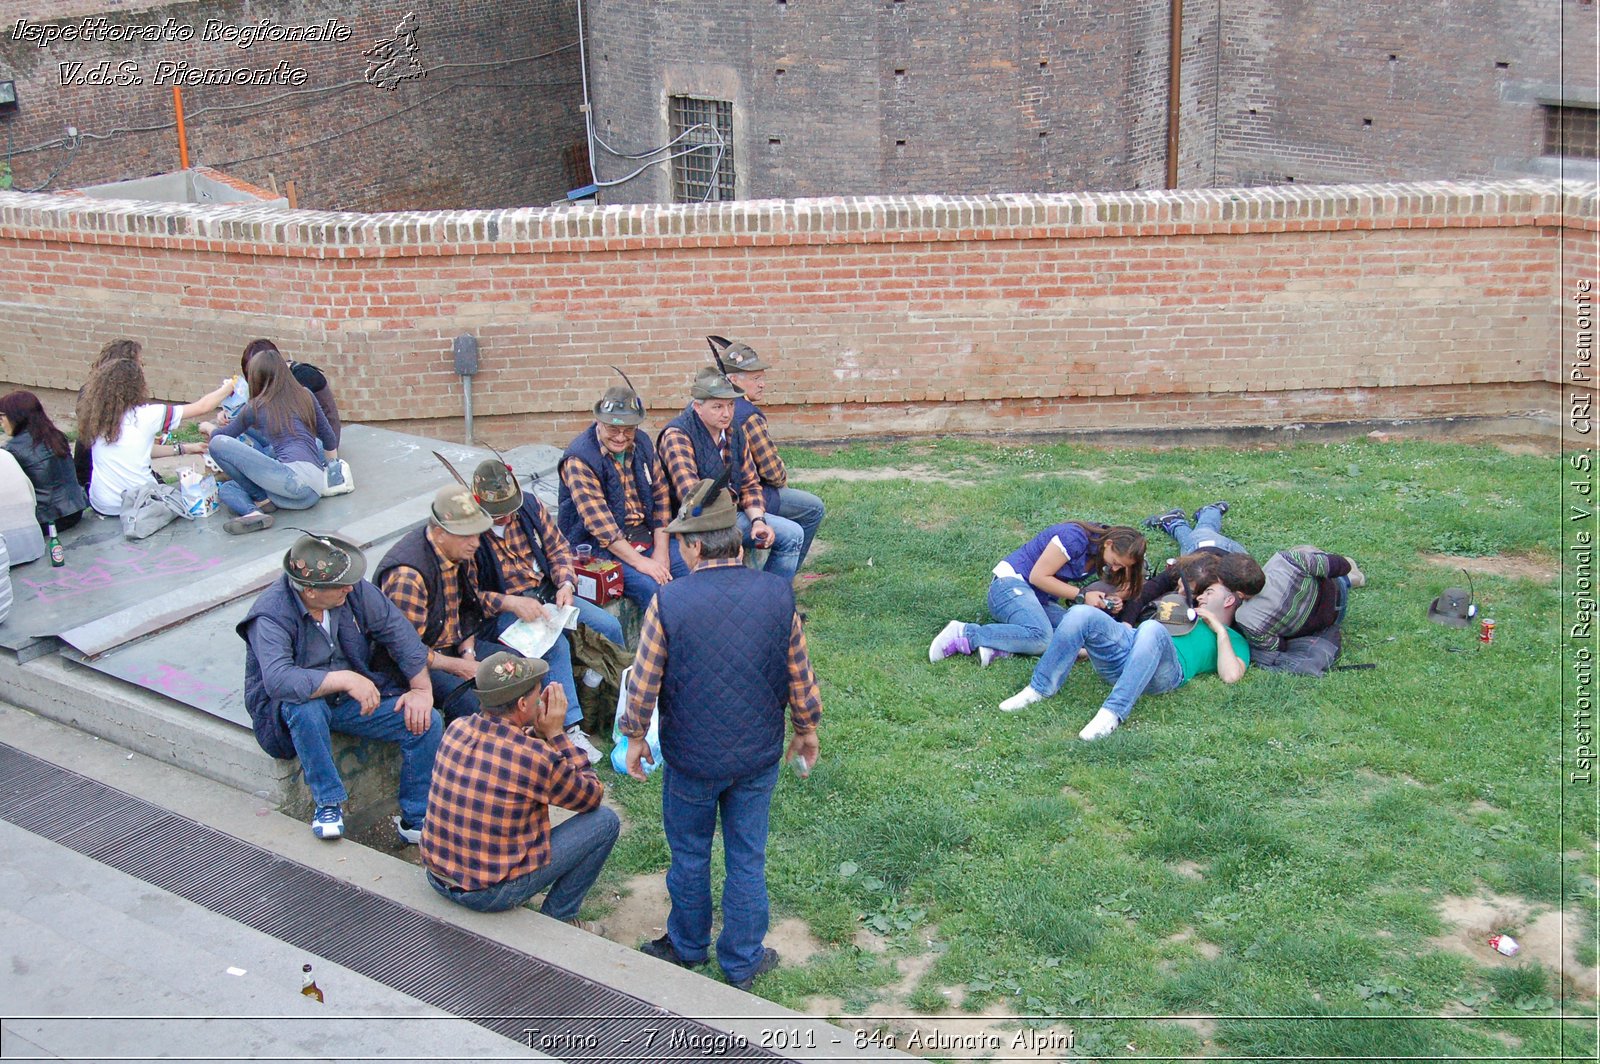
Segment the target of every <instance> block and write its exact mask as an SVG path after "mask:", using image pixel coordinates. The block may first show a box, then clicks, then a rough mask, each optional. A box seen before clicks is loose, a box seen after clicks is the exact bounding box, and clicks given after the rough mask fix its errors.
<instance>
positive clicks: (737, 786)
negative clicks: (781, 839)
mask: <svg viewBox="0 0 1600 1064" xmlns="http://www.w3.org/2000/svg"><path fill="white" fill-rule="evenodd" d="M782 767H783V762H782V760H781V759H780V760H779V761H777V762H776V763H774V764H773V765H772V766H771V767H770V768H765V769H762V770H761V771H760V772H755V773H752V774H751V775H748V776H742V777H739V778H737V779H718V780H708V779H701V778H700V777H698V776H690V775H686V774H685V773H682V772H678V771H676V770H674V769H673V767H672V765H671V764H668V765H666V766H665V771H664V772H663V773H662V775H663V776H664V779H663V782H662V784H661V828H662V831H663V833H664V834H665V835H666V837H667V847H668V848H669V849H670V850H671V851H672V864H671V865H670V866H669V867H668V868H667V893H668V894H669V895H671V897H672V911H671V912H670V913H669V914H668V916H667V934H668V935H670V936H672V948H673V949H675V950H677V951H678V956H680V957H682V958H683V959H684V960H686V961H688V962H689V963H690V964H699V963H700V962H701V961H703V960H705V958H706V953H707V951H708V949H709V948H710V945H711V838H712V836H713V835H714V834H715V833H716V830H717V813H718V811H719V810H720V812H721V814H722V851H723V862H724V867H725V869H726V876H725V877H724V879H723V884H722V934H721V935H719V936H718V937H717V963H718V964H720V965H722V972H723V974H724V975H726V976H727V977H728V980H729V981H730V982H734V983H737V982H739V981H740V980H742V979H748V978H749V977H750V976H752V975H754V974H755V970H756V966H757V965H758V964H760V963H761V959H762V956H763V954H764V947H763V945H762V942H763V940H764V939H765V938H766V937H767V813H768V811H769V810H770V809H771V807H772V791H773V788H774V787H776V786H777V783H778V770H779V769H780V768H782Z"/></svg>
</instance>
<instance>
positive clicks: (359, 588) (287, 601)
mask: <svg viewBox="0 0 1600 1064" xmlns="http://www.w3.org/2000/svg"><path fill="white" fill-rule="evenodd" d="M334 617H335V620H336V622H337V627H336V628H335V630H334V631H335V635H337V636H338V642H339V650H340V652H341V653H342V654H343V655H344V657H345V659H346V661H347V662H348V664H349V667H350V668H351V669H353V670H355V671H356V672H359V673H361V674H362V675H363V676H365V677H366V678H367V679H369V680H371V681H372V682H373V684H375V685H376V686H377V688H378V691H379V693H380V694H382V695H383V697H385V698H388V697H391V696H393V695H398V694H402V693H403V692H405V691H406V689H407V688H408V687H409V686H410V684H409V677H412V676H415V675H416V674H417V673H419V672H421V671H422V670H423V669H424V668H426V667H427V664H428V649H427V648H426V647H424V646H423V645H422V640H420V639H418V638H417V631H416V629H415V628H412V627H411V622H410V621H408V620H406V618H405V614H403V613H401V612H400V611H399V609H397V608H396V607H395V605H394V603H392V602H390V601H389V600H388V599H387V598H386V597H384V594H383V592H381V591H379V590H378V589H377V588H376V587H374V586H373V585H372V584H370V583H368V582H367V581H365V580H363V581H361V582H360V583H358V584H356V585H355V587H354V588H352V589H351V591H350V597H349V598H347V599H346V600H345V604H344V605H343V606H342V607H340V608H339V609H337V610H336V611H334ZM234 631H236V632H238V633H239V637H240V638H241V639H243V640H244V641H245V653H244V703H245V708H246V709H248V710H249V711H250V722H251V724H253V725H254V727H255V732H256V741H257V742H258V743H260V744H261V749H263V750H265V751H266V752H267V753H269V754H271V755H272V756H273V757H282V758H290V757H294V756H295V751H294V741H293V740H292V739H291V738H290V736H289V729H288V727H287V726H286V725H285V724H284V722H283V714H282V712H281V711H282V708H283V706H284V704H285V703H288V704H291V705H293V704H296V703H299V702H309V701H310V700H311V698H312V697H313V694H314V693H315V692H316V690H317V688H319V687H321V686H322V682H323V680H325V679H326V678H327V675H328V673H329V672H331V671H333V670H332V665H333V663H334V659H333V648H332V647H331V646H330V645H329V643H328V639H327V635H326V633H325V632H324V631H323V628H322V626H321V625H319V624H317V622H316V621H314V620H312V619H311V614H310V613H309V612H308V611H307V610H306V607H305V603H303V602H302V601H301V600H300V595H299V594H298V592H296V590H295V587H294V584H292V583H291V582H290V581H289V578H288V576H280V577H279V578H278V579H277V581H276V582H275V583H273V584H272V585H270V586H269V587H268V588H267V589H266V590H265V591H263V592H262V593H261V594H260V595H259V596H258V597H257V598H256V601H255V604H254V605H253V606H251V607H250V612H249V613H247V614H246V615H245V618H244V620H242V621H240V622H239V624H238V625H237V626H236V627H235V628H234Z"/></svg>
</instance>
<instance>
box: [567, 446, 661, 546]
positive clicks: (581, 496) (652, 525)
mask: <svg viewBox="0 0 1600 1064" xmlns="http://www.w3.org/2000/svg"><path fill="white" fill-rule="evenodd" d="M632 456H633V450H632V449H631V448H630V449H629V450H628V451H627V452H626V453H625V454H624V455H622V456H621V458H622V460H621V461H620V462H618V468H617V473H618V475H619V476H620V477H621V479H622V495H623V499H624V500H625V501H624V504H623V513H622V515H621V516H622V524H621V526H620V527H619V526H618V524H617V515H616V514H614V513H612V512H611V505H610V504H609V503H607V502H606V491H605V488H603V487H601V486H600V477H599V475H598V474H596V473H595V471H594V470H592V469H590V468H589V466H588V465H587V464H586V463H584V462H578V461H571V460H569V461H566V462H563V463H561V481H562V483H564V484H566V486H567V491H569V492H571V493H572V504H573V505H574V506H576V507H577V508H578V520H580V521H582V522H583V527H584V528H587V529H588V530H589V535H591V536H593V537H594V540H595V542H596V543H598V544H600V545H601V546H602V547H605V546H609V545H610V544H612V543H615V542H616V541H617V540H619V539H621V538H622V534H623V533H624V532H625V531H626V530H628V529H630V528H648V529H651V530H654V529H657V528H665V527H666V526H667V524H668V523H669V522H670V521H671V520H672V502H671V500H670V499H668V498H667V478H666V477H665V476H663V475H662V472H661V468H660V463H659V462H657V464H656V468H654V469H652V470H650V514H649V520H648V521H647V520H646V519H645V512H644V507H643V506H641V505H640V503H639V491H638V489H637V488H636V487H635V486H634V483H633V457H632ZM612 460H613V461H616V459H612Z"/></svg>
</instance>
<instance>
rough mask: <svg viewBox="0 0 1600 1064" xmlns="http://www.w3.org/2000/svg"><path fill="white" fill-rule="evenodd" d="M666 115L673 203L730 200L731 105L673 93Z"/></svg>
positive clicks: (731, 189)
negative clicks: (669, 134)
mask: <svg viewBox="0 0 1600 1064" xmlns="http://www.w3.org/2000/svg"><path fill="white" fill-rule="evenodd" d="M667 117H668V125H669V127H670V130H671V134H672V140H673V142H674V143H673V147H672V151H673V155H674V156H675V157H674V158H673V160H672V199H673V202H675V203H703V202H705V201H707V200H731V199H733V104H731V103H729V102H728V101H727V100H702V99H699V98H697V97H694V96H673V97H670V98H669V100H668V116H667ZM679 137H682V138H683V140H682V141H679V140H678V138H679ZM696 145H699V147H696Z"/></svg>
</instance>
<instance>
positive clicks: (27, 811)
mask: <svg viewBox="0 0 1600 1064" xmlns="http://www.w3.org/2000/svg"><path fill="white" fill-rule="evenodd" d="M0 819H4V820H7V821H10V822H11V823H13V824H15V825H16V826H17V827H20V828H23V829H24V830H27V831H30V832H32V833H34V834H35V835H39V836H41V837H42V838H46V839H49V840H51V841H52V842H56V843H59V844H60V845H62V846H65V847H66V848H68V849H70V850H75V851H77V852H78V853H81V854H83V855H85V856H87V857H92V858H94V859H95V860H97V861H99V862H101V863H102V864H105V865H108V866H110V867H112V868H115V869H117V870H119V871H121V872H125V873H127V874H128V875H131V876H134V877H135V878H138V879H142V880H144V881H145V882H147V883H152V884H154V885H156V886H158V887H161V888H162V889H163V890H167V891H169V892H171V893H173V894H176V895H177V896H178V897H180V898H186V899H188V900H189V901H192V902H194V903H195V904H197V905H200V906H202V907H204V908H206V909H209V910H211V911H212V912H215V913H220V914H222V915H224V916H227V917H229V918H231V919H233V920H237V921H238V922H239V923H242V924H244V925H246V926H248V927H253V928H255V929H256V930H257V931H261V932H264V933H265V934H268V935H272V936H273V937H275V938H278V939H281V940H282V941H284V942H287V943H289V944H290V945H292V946H296V947H298V948H300V949H304V950H306V951H308V952H310V953H313V954H316V955H317V956H319V957H324V958H326V959H327V960H330V961H332V962H334V963H335V964H340V965H343V966H344V967H346V968H349V969H350V970H351V971H354V972H359V973H360V974H362V975H364V976H366V977H368V978H369V979H373V980H376V981H377V982H380V983H382V984H384V985H385V986H388V987H391V988H393V989H395V990H398V991H400V992H402V993H405V994H409V995H411V996H412V997H414V998H416V999H418V1000H419V1001H424V1002H426V1003H428V1004H429V1005H433V1006H434V1007H436V1008H439V1009H442V1010H444V1011H445V1012H448V1013H451V1014H452V1015H455V1016H459V1017H461V1018H462V1019H466V1020H471V1021H472V1022H474V1023H476V1024H478V1025H479V1026H482V1027H486V1028H488V1029H489V1030H491V1031H494V1032H496V1033H497V1034H501V1035H504V1036H505V1037H507V1038H510V1039H512V1040H513V1041H516V1042H519V1043H522V1044H524V1045H526V1044H528V1038H527V1036H526V1034H525V1032H527V1031H528V1030H529V1029H537V1030H538V1032H539V1037H540V1038H541V1039H543V1040H545V1044H546V1045H552V1046H563V1047H570V1048H566V1049H564V1050H563V1051H562V1052H561V1053H560V1054H559V1055H560V1056H562V1057H563V1058H564V1059H566V1060H569V1061H585V1062H587V1061H631V1060H647V1059H660V1057H661V1055H662V1047H663V1046H664V1045H671V1044H679V1045H709V1044H714V1040H715V1039H717V1038H718V1037H719V1036H720V1037H723V1038H726V1036H724V1035H722V1032H719V1031H717V1030H716V1029H714V1028H711V1027H708V1026H706V1025H705V1024H702V1023H698V1022H696V1021H694V1020H689V1019H685V1018H684V1017H682V1016H678V1015H675V1014H673V1013H671V1012H668V1011H666V1010H665V1009H661V1008H659V1007H657V1006H654V1005H651V1004H649V1003H648V1002H645V1001H642V1000H640V999H639V998H636V997H633V996H632V995H630V994H625V993H623V992H621V991H620V990H615V989H613V988H611V987H608V986H605V985H604V984H602V983H597V982H595V981H594V980H592V979H587V978H585V977H583V976H581V975H577V974H575V973H573V972H569V971H567V970H566V969H564V968H558V967H556V966H555V965H553V964H548V963H546V962H545V961H541V960H538V959H537V958H534V957H529V956H528V955H526V954H524V953H520V952H518V951H517V950H514V949H511V948H510V947H508V946H505V945H502V944H501V943H499V942H495V941H494V940H492V939H488V938H485V937H483V936H482V935H478V934H474V933H472V932H470V931H466V930H463V929H462V928H459V927H456V926H454V925H452V924H447V923H444V922H442V921H440V920H436V919H434V918H433V917H430V916H427V915H424V914H423V913H419V912H417V911H416V910H414V909H408V908H406V907H405V906H403V905H400V904H398V903H396V902H393V901H390V900H389V899H388V898H383V897H380V896H378V895H376V894H373V893H372V892H370V891H367V890H363V889H361V888H360V887H356V886H353V885H351V884H349V883H344V882H341V881H340V880H337V879H334V878H333V877H332V876H329V875H326V874H324V873H322V872H318V871H317V870H315V869H313V868H308V867H306V866H305V865H302V864H297V863H296V862H294V861H290V860H288V859H287V858H284V857H281V856H279V855H277V854H274V853H270V852H268V851H266V850H263V849H261V848H260V847H259V846H253V845H251V844H249V843H247V842H242V841H240V840H238V839H236V838H233V837H232V836H231V835H226V834H223V833H222V832H220V831H216V830H215V829H213V828H209V827H206V826H205V825H204V824H198V823H195V822H194V821H192V820H188V819H186V818H184V817H181V816H178V815H177V814H175V813H171V812H168V811H167V810H165V809H161V808H159V807H158V806H154V805H151V804H150V803H149V802H145V801H143V800H141V799H139V798H135V797H133V796H132V795H129V794H124V793H123V792H121V791H118V790H114V789H113V788H111V787H107V786H105V785H104V784H101V783H97V782H96V781H94V780H91V779H89V778H87V777H85V776H81V775H79V774H78V773H76V772H72V771H70V770H68V769H64V768H60V767H58V766H55V765H52V764H50V763H49V762H46V761H41V760H40V759H39V758H36V757H34V756H32V755H31V754H27V753H24V752H22V751H21V750H18V749H16V748H15V747H11V746H7V745H6V744H4V743H0ZM419 874H420V873H419ZM310 902H314V904H308V903H310ZM534 1006H537V1007H536V1008H535V1007H534ZM649 1032H653V1034H651V1033H649ZM652 1044H653V1045H654V1047H655V1048H654V1050H653V1051H652V1050H651V1049H650V1048H649V1046H650V1045H652ZM734 1044H735V1045H737V1047H738V1048H737V1049H735V1050H733V1055H732V1056H725V1057H724V1059H744V1060H780V1059H784V1058H781V1057H779V1056H777V1055H776V1054H774V1053H770V1052H767V1051H765V1050H762V1049H759V1048H756V1047H753V1046H749V1045H748V1044H743V1043H742V1042H741V1041H740V1040H735V1043H734ZM536 1047H537V1046H536ZM581 1047H593V1048H581Z"/></svg>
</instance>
